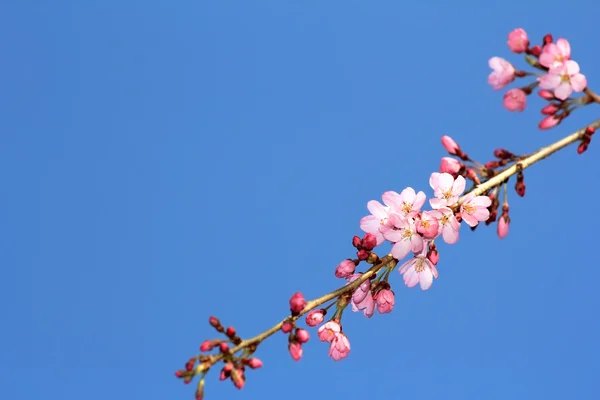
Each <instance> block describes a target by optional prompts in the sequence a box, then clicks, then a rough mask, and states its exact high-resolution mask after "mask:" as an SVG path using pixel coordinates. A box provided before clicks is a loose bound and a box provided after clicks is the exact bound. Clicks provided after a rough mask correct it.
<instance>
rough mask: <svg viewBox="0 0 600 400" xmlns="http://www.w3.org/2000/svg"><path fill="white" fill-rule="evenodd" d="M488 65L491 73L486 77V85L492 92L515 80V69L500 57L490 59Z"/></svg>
mask: <svg viewBox="0 0 600 400" xmlns="http://www.w3.org/2000/svg"><path fill="white" fill-rule="evenodd" d="M488 64H489V65H490V68H491V69H493V71H492V72H491V73H490V75H489V76H488V83H489V84H490V85H492V88H493V89H494V90H500V89H502V88H504V87H505V86H506V85H508V84H509V83H511V82H512V81H513V80H514V79H515V72H516V71H515V67H513V65H512V64H511V63H509V62H508V61H506V60H505V59H503V58H500V57H492V58H490V60H489V62H488Z"/></svg>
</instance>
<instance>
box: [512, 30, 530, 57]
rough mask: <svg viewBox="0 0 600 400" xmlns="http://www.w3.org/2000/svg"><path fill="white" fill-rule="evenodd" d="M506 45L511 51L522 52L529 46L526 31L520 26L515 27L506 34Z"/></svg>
mask: <svg viewBox="0 0 600 400" xmlns="http://www.w3.org/2000/svg"><path fill="white" fill-rule="evenodd" d="M507 43H508V47H509V48H510V50H511V51H512V52H513V53H517V54H519V53H523V52H525V50H527V48H528V47H529V38H528V37H527V32H525V30H523V29H521V28H517V29H515V30H514V31H512V32H511V33H509V34H508V42H507Z"/></svg>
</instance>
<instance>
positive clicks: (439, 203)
mask: <svg viewBox="0 0 600 400" xmlns="http://www.w3.org/2000/svg"><path fill="white" fill-rule="evenodd" d="M447 203H448V202H447V201H446V199H429V205H430V206H431V208H433V209H438V208H441V207H445V206H446V204H447Z"/></svg>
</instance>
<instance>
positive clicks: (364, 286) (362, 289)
mask: <svg viewBox="0 0 600 400" xmlns="http://www.w3.org/2000/svg"><path fill="white" fill-rule="evenodd" d="M361 275H362V273H359V274H354V275H350V276H349V277H347V278H346V280H347V281H348V283H347V284H346V285H349V284H351V283H352V282H354V281H355V280H357V279H358V278H360V277H361ZM368 293H369V294H370V293H371V281H369V280H368V279H367V280H365V281H364V282H362V283H361V284H360V286H358V287H357V288H356V289H354V292H353V293H352V301H353V302H354V303H360V302H361V301H363V300H364V299H365V297H367V294H368Z"/></svg>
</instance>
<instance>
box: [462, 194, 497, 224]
mask: <svg viewBox="0 0 600 400" xmlns="http://www.w3.org/2000/svg"><path fill="white" fill-rule="evenodd" d="M490 205H492V200H491V199H490V198H489V197H488V196H473V195H472V194H470V195H468V196H467V197H466V199H465V201H464V202H463V203H462V205H461V206H460V215H461V216H462V219H463V220H464V221H465V222H466V223H467V225H469V226H471V227H473V226H477V224H478V223H479V222H484V221H487V219H488V218H489V217H490V211H489V210H488V207H489V206H490Z"/></svg>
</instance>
